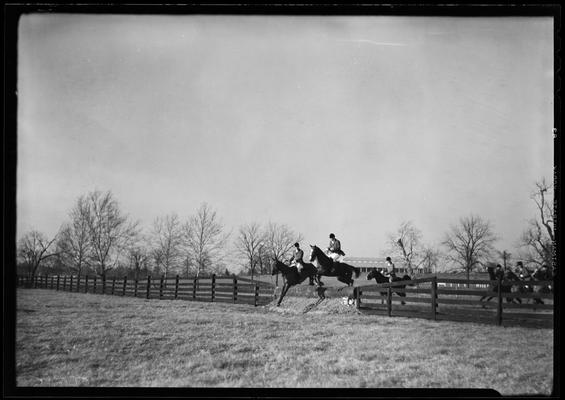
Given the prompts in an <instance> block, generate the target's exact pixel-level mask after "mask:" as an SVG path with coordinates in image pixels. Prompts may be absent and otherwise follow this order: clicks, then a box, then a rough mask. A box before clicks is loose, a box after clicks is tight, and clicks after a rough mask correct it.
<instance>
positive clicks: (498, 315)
mask: <svg viewBox="0 0 565 400" xmlns="http://www.w3.org/2000/svg"><path fill="white" fill-rule="evenodd" d="M497 289H498V307H497V309H496V323H497V324H498V325H502V276H499V277H498V288H497Z"/></svg>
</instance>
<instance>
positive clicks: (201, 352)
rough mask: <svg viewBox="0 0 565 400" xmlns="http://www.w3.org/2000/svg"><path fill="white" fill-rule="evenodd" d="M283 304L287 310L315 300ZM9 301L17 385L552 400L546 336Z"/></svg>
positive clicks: (355, 319) (194, 306)
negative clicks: (442, 393) (427, 391)
mask: <svg viewBox="0 0 565 400" xmlns="http://www.w3.org/2000/svg"><path fill="white" fill-rule="evenodd" d="M285 301H286V299H285ZM292 301H293V300H290V299H289V301H288V302H287V305H288V306H290V307H291V308H292V309H294V310H301V309H303V308H304V306H306V305H308V303H313V302H314V300H312V299H303V300H294V301H295V303H292ZM17 302H18V303H17V304H18V305H17V330H16V339H17V343H16V344H17V347H16V361H17V365H16V374H17V384H18V386H40V387H45V386H87V387H116V386H122V387H139V386H141V387H263V388H271V387H292V388H300V387H356V388H361V387H372V388H383V387H387V388H492V389H495V390H497V391H499V392H500V393H501V394H505V395H517V394H550V393H551V388H552V384H553V331H552V330H548V329H527V328H502V327H498V326H490V325H480V324H473V323H456V322H434V321H428V320H419V319H405V318H389V317H384V316H374V315H372V316H366V315H358V314H357V313H356V312H355V311H354V310H352V309H348V308H346V307H345V306H341V305H339V304H338V302H339V300H331V301H330V300H326V304H324V303H322V304H320V306H319V308H317V309H316V310H313V311H311V312H309V313H307V314H302V313H301V312H285V311H284V309H276V308H274V307H273V306H265V307H258V308H254V307H252V306H245V305H232V304H220V303H197V302H186V301H171V300H161V301H159V300H144V299H134V298H127V297H126V298H122V297H116V296H102V295H93V294H81V293H63V292H56V291H51V290H41V289H19V290H18V297H17ZM332 302H333V303H332ZM324 307H326V308H325V309H324ZM287 310H288V308H287ZM340 310H342V311H340ZM343 310H346V311H343Z"/></svg>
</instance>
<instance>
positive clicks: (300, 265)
mask: <svg viewBox="0 0 565 400" xmlns="http://www.w3.org/2000/svg"><path fill="white" fill-rule="evenodd" d="M310 247H311V249H312V252H311V254H310V263H306V262H304V251H303V250H302V249H301V248H300V244H299V243H295V244H294V251H293V254H292V257H291V259H290V260H289V261H290V266H288V265H286V264H284V263H282V262H281V261H279V260H275V261H276V262H275V268H273V272H272V273H273V275H275V274H277V273H279V272H281V273H282V274H283V275H284V276H285V280H286V282H285V284H284V286H283V289H282V292H281V297H280V299H279V304H280V302H281V301H282V298H283V297H284V295H285V293H286V291H287V290H288V288H289V287H290V286H294V285H296V284H300V283H302V282H303V281H305V280H306V278H309V279H310V285H314V282H316V284H317V285H318V286H319V287H321V286H322V285H323V283H322V281H321V280H320V277H321V276H334V277H337V280H338V281H340V282H343V283H345V284H347V285H348V286H352V285H353V279H352V278H353V274H355V277H356V278H358V277H359V274H360V269H359V268H357V267H355V266H352V265H349V264H346V263H345V262H344V261H343V258H344V256H345V253H344V252H343V250H342V249H341V242H340V241H339V240H338V239H337V238H336V237H335V235H334V234H333V233H330V243H329V245H328V247H327V249H326V251H325V252H324V251H322V250H321V249H320V248H319V247H317V246H312V245H311V246H310ZM487 270H488V272H489V277H490V280H491V281H498V282H501V283H500V288H501V292H505V293H508V292H510V291H512V288H513V287H515V288H516V289H517V290H518V291H520V292H524V293H525V292H533V291H534V288H533V287H532V286H531V285H528V284H527V282H528V281H546V282H549V283H548V284H546V285H544V286H542V287H539V288H537V290H535V291H536V292H540V293H549V292H550V291H553V288H552V285H551V281H553V278H554V276H553V274H554V273H552V272H551V271H550V270H549V268H548V267H547V266H546V265H542V266H541V267H540V268H538V269H537V270H536V271H535V272H533V273H531V272H530V271H529V270H528V269H527V268H526V267H524V265H523V263H522V262H521V261H518V262H517V264H516V267H515V272H514V271H512V269H507V270H506V271H504V270H503V268H502V266H501V265H500V264H499V265H497V266H496V268H494V267H492V266H489V267H488V268H487ZM396 272H397V271H396V268H395V266H394V264H393V263H392V260H391V258H390V257H387V258H386V267H385V268H384V269H383V270H382V271H379V270H377V269H375V270H373V271H371V272H370V273H369V274H368V275H367V279H369V280H370V279H375V280H376V281H377V283H385V282H391V283H392V282H397V283H396V284H395V285H396V286H395V287H397V286H398V287H404V286H403V285H402V283H401V282H398V281H410V280H411V278H410V276H408V275H404V276H402V277H399V276H397V275H396ZM503 281H504V282H503ZM509 281H512V282H509ZM502 282H503V283H502ZM497 285H498V283H497V284H495V285H494V286H493V287H491V290H492V291H496V290H497V287H498V286H497ZM398 294H399V295H400V296H403V297H404V296H405V295H406V294H405V293H403V292H400V293H398ZM487 297H488V296H484V297H483V298H481V301H482V300H484V299H485V298H487ZM491 298H492V297H488V299H487V301H488V300H490V299H491ZM507 301H513V302H514V301H515V302H520V303H521V300H520V299H519V298H508V299H507ZM534 301H535V302H536V303H540V304H543V301H542V300H541V299H538V298H534Z"/></svg>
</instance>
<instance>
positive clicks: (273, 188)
mask: <svg viewBox="0 0 565 400" xmlns="http://www.w3.org/2000/svg"><path fill="white" fill-rule="evenodd" d="M553 48H554V46H553V21H552V18H549V17H548V18H544V17H516V18H493V17H489V18H433V17H388V16H387V17H369V16H364V17H355V16H354V17H340V16H323V17H309V16H308V17H307V16H150V15H144V16H141V15H140V16H135V15H130V16H127V15H115V16H112V15H78V14H77V15H72V14H65V15H63V14H60V15H57V14H47V15H46V14H43V15H39V14H35V15H34V14H31V15H26V16H24V17H23V18H22V19H21V23H20V29H19V43H18V165H17V168H18V175H17V178H18V186H17V206H18V209H17V231H18V232H17V233H18V237H19V236H20V235H21V234H22V233H24V232H25V231H28V230H30V229H38V230H40V231H43V232H44V233H45V234H47V235H53V234H55V233H56V231H57V230H58V228H59V226H60V225H61V224H62V223H63V222H64V221H65V220H66V219H67V214H68V212H69V210H70V209H71V208H72V207H73V205H74V203H75V201H76V199H77V198H78V196H80V195H83V194H86V193H88V192H90V191H92V190H94V189H99V190H102V191H106V190H111V191H112V192H113V194H114V195H115V197H116V199H117V200H118V201H119V204H120V206H121V208H122V210H123V211H125V212H126V213H128V214H129V215H130V216H131V217H132V218H134V219H138V220H140V221H141V223H142V224H143V225H144V226H145V227H149V226H150V224H151V223H152V221H153V219H154V218H155V217H157V216H164V215H166V214H170V213H172V212H176V213H178V214H179V216H181V217H183V218H184V217H187V216H189V215H191V214H193V213H194V212H195V211H196V209H197V208H198V207H199V206H200V204H201V203H203V202H207V203H208V204H209V205H210V206H211V207H212V208H214V209H215V210H216V211H217V212H218V214H219V216H220V217H221V218H222V220H223V222H224V224H225V225H226V227H227V229H228V230H230V229H233V230H234V232H235V231H236V230H237V228H238V227H239V226H240V225H241V224H244V223H250V222H259V223H266V222H268V221H272V222H277V223H281V224H287V225H288V226H289V227H290V228H291V229H293V230H295V231H296V232H300V233H302V235H303V236H304V238H305V241H304V242H303V245H304V246H306V245H307V244H308V243H312V244H314V243H315V244H318V245H323V246H326V245H327V242H328V234H329V233H330V232H334V233H335V234H336V236H337V237H338V238H339V239H340V240H341V242H342V247H343V249H344V250H345V252H346V253H347V255H348V256H358V257H372V256H380V255H381V252H382V249H383V248H384V247H385V238H386V235H387V233H389V232H393V231H395V230H397V229H398V227H399V225H400V224H401V222H402V221H408V220H410V221H412V222H413V223H414V225H415V226H416V227H417V228H419V229H420V230H421V231H422V233H423V239H424V241H425V242H427V243H429V244H437V243H439V241H441V239H442V238H443V235H444V234H445V232H446V231H447V230H448V229H449V227H450V225H452V224H455V223H457V221H458V220H459V218H461V217H464V216H468V215H470V214H477V215H480V216H481V217H483V218H485V219H488V220H489V221H491V223H492V225H493V228H494V231H495V233H496V234H497V235H499V236H500V237H501V239H500V241H499V242H498V243H497V247H498V248H499V249H500V250H503V249H506V250H509V251H511V252H512V249H513V248H514V244H515V242H516V240H517V239H518V237H519V235H520V233H521V231H522V230H523V229H524V228H525V227H526V221H527V220H528V219H529V218H532V217H534V216H535V215H536V214H535V206H534V204H533V202H532V200H531V199H530V198H529V195H530V193H531V192H532V191H533V189H534V182H535V181H536V180H539V179H541V178H542V177H545V178H546V179H548V180H549V181H551V180H552V176H553V134H552V128H553V122H554V120H553Z"/></svg>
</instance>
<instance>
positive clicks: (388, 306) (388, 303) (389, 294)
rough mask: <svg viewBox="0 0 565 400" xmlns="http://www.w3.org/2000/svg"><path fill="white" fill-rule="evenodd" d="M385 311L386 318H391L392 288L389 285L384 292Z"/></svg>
mask: <svg viewBox="0 0 565 400" xmlns="http://www.w3.org/2000/svg"><path fill="white" fill-rule="evenodd" d="M386 309H387V313H388V316H389V317H391V316H392V288H391V287H390V283H389V285H388V289H387V292H386Z"/></svg>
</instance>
